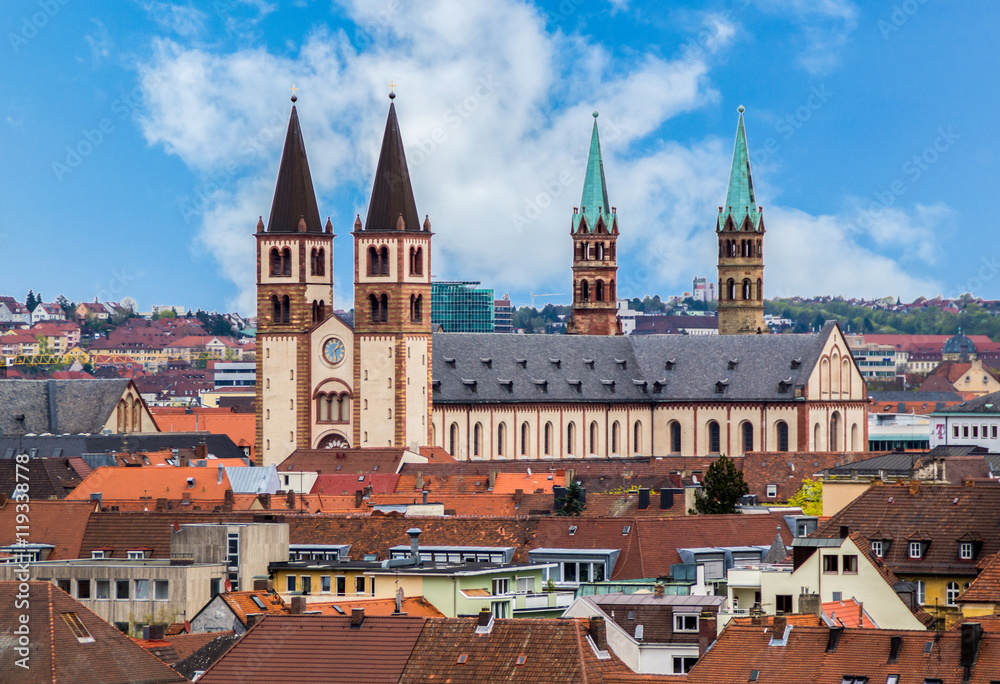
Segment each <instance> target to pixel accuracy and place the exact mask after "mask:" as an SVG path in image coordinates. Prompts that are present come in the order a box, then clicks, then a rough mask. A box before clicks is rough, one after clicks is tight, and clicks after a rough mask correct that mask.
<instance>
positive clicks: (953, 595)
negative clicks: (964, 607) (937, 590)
mask: <svg viewBox="0 0 1000 684" xmlns="http://www.w3.org/2000/svg"><path fill="white" fill-rule="evenodd" d="M958 592H959V590H958V582H948V584H947V586H946V587H945V590H944V603H945V605H947V606H957V605H958Z"/></svg>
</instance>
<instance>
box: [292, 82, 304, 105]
mask: <svg viewBox="0 0 1000 684" xmlns="http://www.w3.org/2000/svg"><path fill="white" fill-rule="evenodd" d="M289 90H291V91H292V102H295V101H296V100H298V99H299V98H298V95H296V94H295V91H296V90H302V88H299V87H298V86H296V85H295V84H294V83H293V84H292V87H291V88H289Z"/></svg>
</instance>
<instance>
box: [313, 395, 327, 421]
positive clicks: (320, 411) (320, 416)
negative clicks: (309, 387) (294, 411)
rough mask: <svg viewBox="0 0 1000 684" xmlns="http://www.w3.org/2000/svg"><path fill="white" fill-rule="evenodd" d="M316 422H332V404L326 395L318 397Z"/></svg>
mask: <svg viewBox="0 0 1000 684" xmlns="http://www.w3.org/2000/svg"><path fill="white" fill-rule="evenodd" d="M316 420H318V421H320V422H324V421H327V420H330V402H329V401H328V400H327V396H326V394H320V395H319V396H317V397H316Z"/></svg>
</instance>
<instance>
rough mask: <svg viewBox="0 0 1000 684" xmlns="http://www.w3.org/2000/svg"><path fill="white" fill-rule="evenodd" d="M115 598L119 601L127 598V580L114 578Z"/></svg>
mask: <svg viewBox="0 0 1000 684" xmlns="http://www.w3.org/2000/svg"><path fill="white" fill-rule="evenodd" d="M115 599H117V600H120V601H127V600H128V580H127V579H116V580H115Z"/></svg>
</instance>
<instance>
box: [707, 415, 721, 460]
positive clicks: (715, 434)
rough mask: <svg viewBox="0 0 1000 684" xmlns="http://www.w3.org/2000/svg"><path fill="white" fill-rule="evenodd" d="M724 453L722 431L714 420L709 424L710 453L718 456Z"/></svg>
mask: <svg viewBox="0 0 1000 684" xmlns="http://www.w3.org/2000/svg"><path fill="white" fill-rule="evenodd" d="M721 451H722V431H721V430H720V429H719V424H718V423H716V422H715V421H714V420H712V421H709V423H708V453H710V454H718V453H720V452H721Z"/></svg>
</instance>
